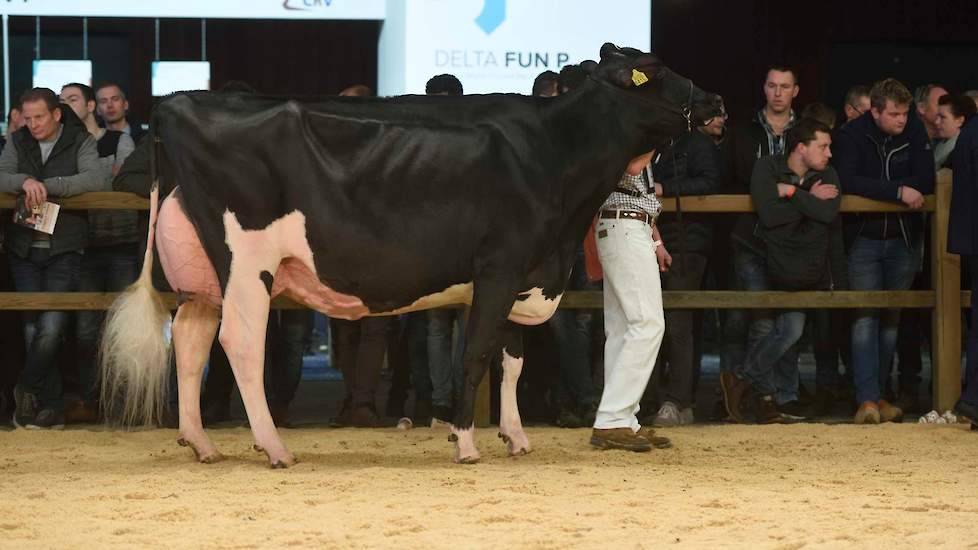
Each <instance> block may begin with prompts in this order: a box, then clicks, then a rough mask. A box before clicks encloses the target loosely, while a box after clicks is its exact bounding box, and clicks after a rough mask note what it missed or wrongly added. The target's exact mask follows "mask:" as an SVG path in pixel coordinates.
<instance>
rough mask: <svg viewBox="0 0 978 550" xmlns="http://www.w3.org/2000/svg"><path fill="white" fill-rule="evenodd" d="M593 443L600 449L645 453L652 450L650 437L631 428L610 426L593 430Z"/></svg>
mask: <svg viewBox="0 0 978 550" xmlns="http://www.w3.org/2000/svg"><path fill="white" fill-rule="evenodd" d="M591 445H594V446H595V447H597V448H599V449H624V450H626V451H635V452H637V453H644V452H648V451H651V450H652V443H651V442H649V440H648V439H645V438H644V437H642V436H640V435H638V434H637V433H635V432H633V431H632V429H631V428H610V429H607V430H602V429H599V428H594V429H593V430H591Z"/></svg>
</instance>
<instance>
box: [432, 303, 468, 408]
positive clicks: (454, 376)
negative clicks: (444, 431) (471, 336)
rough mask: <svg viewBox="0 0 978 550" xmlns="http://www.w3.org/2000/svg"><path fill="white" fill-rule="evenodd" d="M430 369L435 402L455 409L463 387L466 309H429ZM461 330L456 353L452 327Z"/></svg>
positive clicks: (458, 331)
mask: <svg viewBox="0 0 978 550" xmlns="http://www.w3.org/2000/svg"><path fill="white" fill-rule="evenodd" d="M427 313H428V369H429V372H430V374H431V404H432V405H433V406H435V407H447V408H449V409H452V410H454V406H455V401H456V400H455V397H456V395H461V393H460V392H461V391H462V383H463V382H462V376H463V370H462V348H463V344H462V342H463V340H464V337H463V335H464V334H465V333H464V332H463V331H464V330H465V329H464V327H463V323H462V310H460V309H454V308H453V309H430V310H428V312H427ZM453 327H455V328H456V330H457V333H458V342H457V344H456V346H455V353H454V354H453V353H452V328H453Z"/></svg>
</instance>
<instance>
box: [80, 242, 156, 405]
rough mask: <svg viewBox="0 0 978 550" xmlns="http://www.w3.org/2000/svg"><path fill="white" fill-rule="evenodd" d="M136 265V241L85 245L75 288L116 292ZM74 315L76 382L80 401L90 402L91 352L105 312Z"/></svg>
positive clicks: (94, 389)
mask: <svg viewBox="0 0 978 550" xmlns="http://www.w3.org/2000/svg"><path fill="white" fill-rule="evenodd" d="M139 268H140V257H139V243H125V244H117V245H112V246H97V247H92V248H89V249H87V250H85V254H83V255H82V260H81V269H80V271H79V275H78V291H79V292H119V291H121V290H124V289H125V288H126V287H127V286H129V285H130V284H132V283H133V281H135V280H136V277H138V276H139ZM76 315H77V317H76V325H75V334H76V337H77V338H78V382H79V383H80V384H81V393H82V395H81V398H82V400H84V401H85V402H87V403H89V404H92V403H94V402H95V400H96V399H97V397H98V385H97V381H96V380H95V377H96V368H95V353H96V350H97V349H98V347H97V346H98V338H99V333H100V332H101V328H102V321H103V320H104V319H105V312H104V311H79V312H78V313H77V314H76Z"/></svg>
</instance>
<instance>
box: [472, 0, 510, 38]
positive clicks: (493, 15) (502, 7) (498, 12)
mask: <svg viewBox="0 0 978 550" xmlns="http://www.w3.org/2000/svg"><path fill="white" fill-rule="evenodd" d="M505 20H506V0H485V3H484V4H483V5H482V13H480V14H479V16H478V17H476V18H475V24H476V25H479V28H480V29H482V30H483V31H484V32H485V33H486V34H492V32H493V31H494V30H496V29H498V28H499V25H502V24H503V21H505Z"/></svg>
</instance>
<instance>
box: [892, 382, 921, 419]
mask: <svg viewBox="0 0 978 550" xmlns="http://www.w3.org/2000/svg"><path fill="white" fill-rule="evenodd" d="M893 404H894V405H896V406H897V407H900V408H901V409H902V410H903V412H904V413H914V414H917V413H920V392H918V391H917V386H905V387H902V388H900V396H899V397H897V400H896V402H895V403H893Z"/></svg>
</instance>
